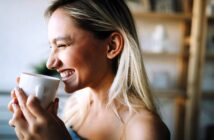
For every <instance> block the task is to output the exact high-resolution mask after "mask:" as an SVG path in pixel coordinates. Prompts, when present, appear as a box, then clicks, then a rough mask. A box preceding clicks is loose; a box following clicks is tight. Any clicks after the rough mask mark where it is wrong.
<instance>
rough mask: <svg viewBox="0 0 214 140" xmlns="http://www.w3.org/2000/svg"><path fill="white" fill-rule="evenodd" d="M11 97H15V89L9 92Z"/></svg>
mask: <svg viewBox="0 0 214 140" xmlns="http://www.w3.org/2000/svg"><path fill="white" fill-rule="evenodd" d="M10 96H11V98H16V94H15V89H13V90H12V91H11V92H10Z"/></svg>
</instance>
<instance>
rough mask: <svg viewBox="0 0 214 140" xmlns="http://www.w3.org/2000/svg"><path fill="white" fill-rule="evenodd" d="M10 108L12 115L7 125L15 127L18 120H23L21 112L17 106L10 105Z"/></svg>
mask: <svg viewBox="0 0 214 140" xmlns="http://www.w3.org/2000/svg"><path fill="white" fill-rule="evenodd" d="M12 107H13V111H14V113H13V117H12V119H11V120H10V121H9V125H10V126H12V127H14V126H16V125H17V122H19V120H23V118H22V111H21V109H20V107H19V105H17V104H12Z"/></svg>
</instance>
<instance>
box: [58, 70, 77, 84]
mask: <svg viewBox="0 0 214 140" xmlns="http://www.w3.org/2000/svg"><path fill="white" fill-rule="evenodd" d="M74 72H75V70H65V71H63V72H61V73H60V76H61V78H62V81H63V82H64V81H68V80H69V79H71V78H72V76H73V74H74Z"/></svg>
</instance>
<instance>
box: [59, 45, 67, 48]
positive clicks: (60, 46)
mask: <svg viewBox="0 0 214 140" xmlns="http://www.w3.org/2000/svg"><path fill="white" fill-rule="evenodd" d="M66 46H67V45H64V44H63V45H58V46H57V48H62V47H66Z"/></svg>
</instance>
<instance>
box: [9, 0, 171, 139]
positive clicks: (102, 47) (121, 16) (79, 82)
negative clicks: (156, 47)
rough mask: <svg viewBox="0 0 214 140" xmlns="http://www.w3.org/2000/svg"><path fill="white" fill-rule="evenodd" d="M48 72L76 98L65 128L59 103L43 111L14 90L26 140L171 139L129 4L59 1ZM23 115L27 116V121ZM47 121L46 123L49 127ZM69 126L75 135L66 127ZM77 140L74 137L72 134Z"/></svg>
mask: <svg viewBox="0 0 214 140" xmlns="http://www.w3.org/2000/svg"><path fill="white" fill-rule="evenodd" d="M46 17H47V19H48V37H49V42H50V45H51V53H50V56H49V59H48V61H47V67H48V68H49V69H55V70H56V71H57V72H58V73H60V75H61V77H62V81H63V83H64V85H65V91H66V92H67V93H69V94H71V96H70V98H69V99H68V100H67V104H66V106H65V110H64V123H65V124H64V123H63V122H62V121H61V120H60V119H59V118H58V117H57V116H56V115H55V112H56V109H57V100H56V101H55V102H54V103H53V104H52V105H50V107H49V108H50V109H48V110H49V111H46V110H44V109H43V108H41V106H40V105H39V103H38V100H37V99H36V98H35V97H29V98H27V97H26V95H25V93H24V92H23V91H22V90H21V89H16V90H15V91H12V97H17V99H18V101H17V102H18V104H16V103H12V104H11V110H12V111H13V112H14V117H13V118H12V119H11V121H10V124H11V125H12V126H15V130H16V133H17V136H18V137H19V138H20V139H38V140H39V139H45V140H49V139H51V140H52V139H54V140H58V139H62V138H63V139H73V140H74V139H75V138H74V137H73V136H74V133H76V135H75V136H76V137H79V138H78V139H82V138H85V139H90V140H119V139H127V140H133V139H134V140H142V139H147V140H157V139H161V140H168V139H169V137H170V136H169V131H168V129H167V127H166V126H165V124H164V123H163V122H162V120H161V119H160V117H159V115H158V113H157V112H156V107H155V105H154V102H153V98H152V95H151V93H150V88H149V85H148V83H147V76H146V72H145V69H144V65H143V60H142V54H141V50H140V47H139V42H138V39H137V33H136V30H135V26H134V22H133V19H132V16H131V14H130V12H129V9H128V7H127V6H126V4H125V2H124V1H123V0H87V1H86V0H64V1H61V0H56V1H54V2H53V4H52V5H50V7H49V8H48V9H47V12H46ZM22 115H24V119H23V116H22ZM44 124H45V125H44ZM67 129H68V130H67ZM68 132H71V135H70V136H69V133H68Z"/></svg>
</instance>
